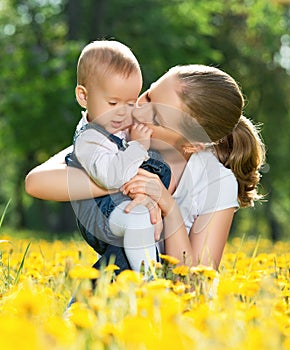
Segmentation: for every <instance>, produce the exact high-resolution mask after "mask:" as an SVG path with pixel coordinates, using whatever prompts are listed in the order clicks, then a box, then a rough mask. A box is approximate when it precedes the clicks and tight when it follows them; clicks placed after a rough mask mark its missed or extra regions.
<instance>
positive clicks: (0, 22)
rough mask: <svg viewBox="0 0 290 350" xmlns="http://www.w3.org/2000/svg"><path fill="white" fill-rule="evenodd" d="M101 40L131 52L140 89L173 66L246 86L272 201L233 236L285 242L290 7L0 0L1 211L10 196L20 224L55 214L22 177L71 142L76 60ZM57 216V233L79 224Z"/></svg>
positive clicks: (232, 2) (245, 216)
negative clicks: (205, 67)
mask: <svg viewBox="0 0 290 350" xmlns="http://www.w3.org/2000/svg"><path fill="white" fill-rule="evenodd" d="M282 1H283V0H282ZM100 38H107V39H109V38H115V39H116V40H119V41H121V42H124V43H125V44H127V45H128V46H130V47H131V48H132V50H133V51H134V53H135V54H136V56H137V57H138V59H139V61H140V64H141V67H142V69H143V73H144V89H145V88H147V87H148V85H149V84H150V83H151V82H152V81H154V80H155V79H156V78H157V77H158V76H160V75H161V74H163V73H164V72H165V71H166V70H167V69H168V68H169V67H171V66H173V65H176V64H185V63H204V64H210V65H214V66H219V67H220V68H221V69H224V70H225V71H227V72H229V73H230V74H232V75H233V76H234V77H235V78H236V79H237V80H238V81H239V82H240V83H241V85H242V88H243V91H244V94H245V95H246V97H247V106H246V109H245V114H246V115H247V116H248V117H251V118H252V119H253V120H254V121H257V122H262V123H263V124H264V126H263V131H262V134H263V136H264V139H265V142H266V144H267V145H268V160H267V161H268V164H266V165H265V167H264V169H263V171H264V176H263V179H262V185H263V187H264V193H265V194H267V196H266V199H267V201H266V202H265V203H263V204H262V205H257V208H256V209H254V210H242V211H240V212H239V213H238V215H236V218H235V227H234V229H233V231H235V232H236V233H237V234H241V232H242V231H246V232H249V233H253V234H255V233H256V232H259V233H262V232H264V233H265V234H267V235H272V237H273V238H274V239H277V238H279V237H280V232H284V237H285V236H286V232H287V228H288V225H287V224H288V208H289V200H290V199H289V186H290V182H289V180H288V176H287V175H288V173H289V170H290V169H289V162H288V154H287V151H288V149H289V142H290V141H289V138H288V135H287V130H288V128H289V123H290V116H289V95H290V94H289V90H290V86H289V85H290V83H289V75H288V74H287V69H288V73H289V65H288V66H287V62H289V57H288V58H287V52H288V56H289V51H287V48H289V46H290V44H289V42H290V39H289V38H290V36H289V5H279V3H278V0H273V1H270V0H255V1H252V0H244V1H240V0H225V1H222V2H221V1H219V0H210V1H203V0H195V1H191V0H169V1H168V0H166V1H165V0H106V1H105V0H98V1H93V0H84V1H82V2H80V1H78V0H53V1H52V0H26V1H21V0H2V2H1V5H0V42H1V60H0V69H1V81H0V150H1V153H0V166H1V168H2V176H1V189H0V200H1V202H3V203H5V202H6V201H7V200H8V198H9V197H10V196H11V195H12V194H13V200H14V203H16V202H17V205H16V204H14V205H15V206H17V210H16V211H15V215H14V213H13V218H16V217H17V215H18V217H19V220H18V224H22V225H25V217H29V218H31V211H33V212H34V213H35V212H36V210H38V211H37V213H39V214H38V217H48V216H49V215H48V214H43V216H41V215H42V214H40V212H41V213H46V212H47V207H46V206H47V205H51V204H49V203H46V202H41V204H42V209H39V205H37V203H39V202H38V201H35V200H31V199H29V198H28V196H24V198H22V194H23V190H22V189H21V188H22V185H23V179H24V176H25V174H26V172H27V171H28V170H29V169H30V168H32V167H33V166H34V165H36V164H37V163H39V162H41V161H43V160H45V159H46V158H47V157H48V156H49V155H50V154H52V153H54V152H56V151H58V150H59V149H61V148H62V147H64V146H66V145H67V144H69V143H70V142H71V137H72V134H73V130H74V127H75V125H76V123H77V120H78V118H79V108H78V106H77V105H76V103H75V102H74V86H75V66H76V61H77V57H78V55H79V52H80V50H81V49H82V47H83V46H84V44H86V43H88V42H89V41H92V40H96V39H100ZM287 38H288V39H287ZM287 60H288V61H287ZM287 67H288V68H287ZM2 177H3V180H2ZM23 199H25V201H26V202H25V203H24V202H23ZM11 207H12V206H11ZM36 207H37V208H38V209H36ZM61 207H62V208H63V206H61ZM45 208H46V209H45ZM55 208H56V209H55ZM57 208H58V206H54V207H53V208H51V207H49V212H50V213H53V215H51V216H52V218H50V219H49V220H50V221H51V222H53V223H54V224H52V225H53V227H55V226H57V224H55V222H59V221H61V222H65V220H63V218H64V217H68V222H71V221H73V220H72V219H71V217H70V215H71V213H70V214H60V219H56V217H57V214H56V212H57V210H58V209H57ZM28 209H29V210H30V211H29V215H28V214H27V213H28ZM62 210H63V209H62ZM16 213H18V214H17V215H16ZM61 215H63V217H62V216H61ZM29 224H30V223H29ZM43 225H44V227H45V225H46V222H45V221H43Z"/></svg>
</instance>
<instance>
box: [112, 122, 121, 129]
mask: <svg viewBox="0 0 290 350" xmlns="http://www.w3.org/2000/svg"><path fill="white" fill-rule="evenodd" d="M122 124H123V123H122V122H117V121H112V127H113V128H115V129H118V128H120V127H121V126H122Z"/></svg>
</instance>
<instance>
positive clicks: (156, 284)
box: [146, 278, 172, 290]
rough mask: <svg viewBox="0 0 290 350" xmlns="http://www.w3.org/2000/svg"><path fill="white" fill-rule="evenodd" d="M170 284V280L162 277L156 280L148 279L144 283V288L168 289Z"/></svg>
mask: <svg viewBox="0 0 290 350" xmlns="http://www.w3.org/2000/svg"><path fill="white" fill-rule="evenodd" d="M171 285H172V281H171V280H166V279H163V278H158V279H157V280H153V281H150V282H148V283H147V284H146V289H147V290H151V289H168V288H170V287H171Z"/></svg>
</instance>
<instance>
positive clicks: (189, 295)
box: [182, 292, 196, 301]
mask: <svg viewBox="0 0 290 350" xmlns="http://www.w3.org/2000/svg"><path fill="white" fill-rule="evenodd" d="M194 298H196V292H188V293H185V294H183V295H182V299H183V300H184V301H188V300H192V299H194Z"/></svg>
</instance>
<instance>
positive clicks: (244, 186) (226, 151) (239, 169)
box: [215, 116, 265, 207]
mask: <svg viewBox="0 0 290 350" xmlns="http://www.w3.org/2000/svg"><path fill="white" fill-rule="evenodd" d="M215 150H216V153H217V156H218V158H219V160H220V162H221V163H222V164H224V166H225V167H227V168H229V169H231V170H232V172H233V173H234V174H235V176H236V178H237V181H238V186H239V194H238V198H239V203H240V206H241V207H251V206H253V205H254V201H256V200H259V199H261V197H262V196H261V195H259V194H258V190H257V186H258V183H259V181H260V177H261V175H260V173H259V170H260V168H261V166H262V164H263V163H264V161H265V146H264V143H263V141H262V139H261V138H260V136H259V129H258V127H256V126H255V125H254V124H253V123H252V122H251V121H250V120H249V119H247V118H246V117H244V116H241V117H240V119H239V121H238V123H237V125H236V127H235V128H234V130H233V132H232V133H231V134H230V135H228V136H226V137H224V138H223V139H222V140H221V141H220V142H219V143H218V144H217V145H215Z"/></svg>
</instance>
